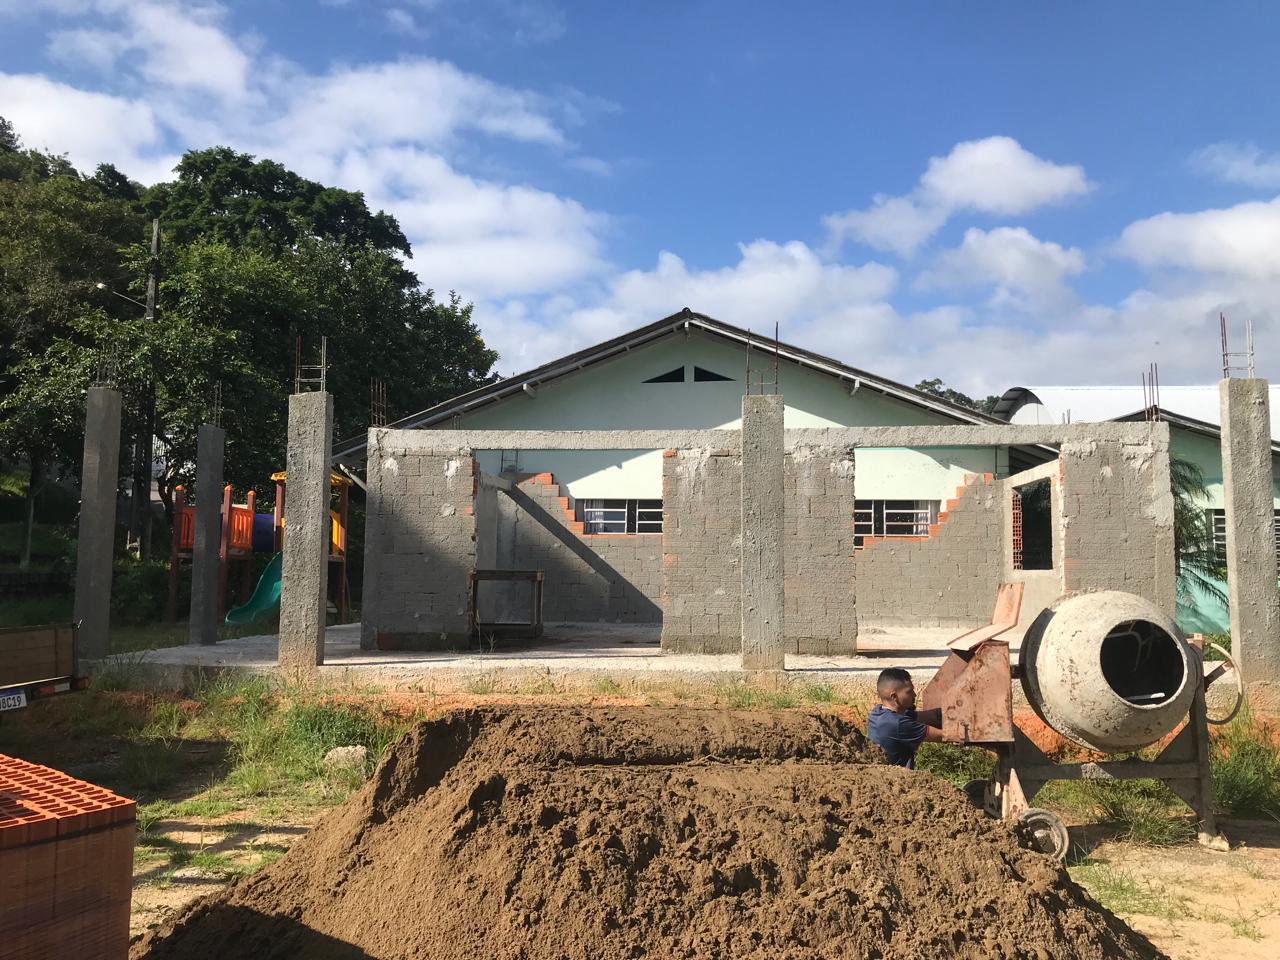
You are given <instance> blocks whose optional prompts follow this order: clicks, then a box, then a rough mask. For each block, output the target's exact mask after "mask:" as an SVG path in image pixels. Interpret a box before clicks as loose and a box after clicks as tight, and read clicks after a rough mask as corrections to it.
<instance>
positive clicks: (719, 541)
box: [662, 449, 742, 653]
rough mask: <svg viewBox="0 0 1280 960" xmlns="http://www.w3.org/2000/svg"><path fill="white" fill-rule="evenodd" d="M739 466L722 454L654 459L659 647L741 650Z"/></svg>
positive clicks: (671, 453) (683, 453) (682, 453)
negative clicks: (658, 475) (657, 470)
mask: <svg viewBox="0 0 1280 960" xmlns="http://www.w3.org/2000/svg"><path fill="white" fill-rule="evenodd" d="M741 495H742V468H741V465H740V462H739V460H738V458H737V457H736V456H734V455H732V454H730V453H728V452H727V451H722V450H709V449H693V450H667V451H665V452H664V453H663V459H662V648H663V649H664V650H674V651H678V652H682V653H737V652H738V651H739V650H740V649H741V647H742V605H741V604H742V600H741V598H742V583H741V574H740V570H739V567H740V564H741V558H742V537H741V526H742V517H741Z"/></svg>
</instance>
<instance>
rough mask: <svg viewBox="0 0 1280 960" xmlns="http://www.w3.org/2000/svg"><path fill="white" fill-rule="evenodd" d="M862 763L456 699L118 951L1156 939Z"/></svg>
mask: <svg viewBox="0 0 1280 960" xmlns="http://www.w3.org/2000/svg"><path fill="white" fill-rule="evenodd" d="M869 759H870V757H869V751H868V748H867V747H866V745H865V742H864V741H863V739H862V737H861V736H860V734H859V733H858V732H857V731H856V730H855V729H854V728H853V727H852V726H850V725H848V724H846V723H844V722H842V721H840V720H839V719H837V718H834V717H831V716H813V715H807V714H802V713H775V714H760V713H747V712H722V711H696V710H680V711H675V710H661V709H640V708H629V709H628V708H581V709H575V708H569V707H534V708H530V707H506V708H493V709H485V710H468V711H462V712H459V713H456V714H453V715H450V716H448V717H446V718H444V719H441V720H438V721H433V722H430V723H425V724H422V725H421V726H420V727H418V728H417V729H416V730H415V731H414V732H413V733H412V734H410V735H409V736H407V737H406V738H405V739H404V740H402V741H401V742H400V743H399V744H398V745H397V746H396V747H395V749H394V750H393V752H392V753H391V755H390V756H389V757H388V759H387V760H386V762H385V763H384V764H383V765H382V767H381V768H380V769H379V770H378V772H377V773H376V774H375V775H374V777H373V779H372V781H371V782H370V783H369V784H368V785H366V787H365V788H364V789H363V790H362V791H361V793H359V794H358V795H357V796H355V797H354V798H352V800H351V801H350V802H348V803H347V804H346V805H345V806H343V807H342V808H340V809H338V810H336V811H334V812H333V813H332V814H331V815H329V816H328V817H327V818H326V819H325V820H323V821H322V822H321V823H320V824H319V825H317V826H316V828H315V829H314V830H313V831H312V832H311V833H310V834H309V835H308V836H306V837H305V838H303V839H302V840H301V841H300V842H299V843H297V844H296V845H295V846H294V847H293V848H292V849H291V850H290V851H289V853H288V854H286V855H285V856H284V857H282V858H281V859H280V860H278V861H277V862H276V863H274V864H272V865H271V866H269V867H267V868H266V869H264V870H262V871H261V872H259V873H257V874H255V875H253V876H251V877H247V878H244V879H242V880H239V881H237V882H236V883H235V884H233V885H231V886H230V887H229V888H227V889H226V890H225V891H223V892H221V893H219V894H218V895H216V896H213V897H209V898H206V899H204V900H201V901H197V902H196V903H195V904H193V905H192V906H191V907H189V908H188V909H187V910H186V911H185V912H184V913H183V914H181V915H180V916H179V917H178V918H176V920H175V921H174V922H173V923H171V924H169V925H167V926H166V927H164V928H162V929H160V930H158V931H155V932H153V933H151V934H148V935H147V936H146V937H145V938H144V939H143V940H141V941H140V942H138V943H137V944H135V945H134V947H133V949H132V951H131V954H130V956H131V958H133V960H142V958H147V960H196V958H201V960H204V958H210V957H212V958H217V960H237V958H242V957H243V958H254V960H284V958H307V960H368V958H377V960H384V958H386V960H391V958H396V960H399V958H423V960H427V958H430V960H454V958H458V960H462V958H466V960H472V958H475V957H485V958H522V960H560V958H565V960H569V958H572V960H577V958H584V957H591V958H614V957H620V958H621V957H628V958H629V957H654V958H666V957H689V958H695V957H696V958H704V957H751V958H762V960H763V958H809V957H815V958H816V957H823V958H830V957H868V958H870V957H876V958H883V960H896V958H916V957H919V958H939V957H972V958H978V957H981V958H984V960H985V958H1035V960H1050V958H1052V960H1069V958H1103V957H1107V958H1112V957H1120V958H1128V957H1134V958H1136V957H1144V958H1145V957H1158V956H1160V953H1159V952H1158V951H1157V950H1156V949H1155V948H1154V947H1153V946H1152V945H1151V944H1150V943H1149V942H1148V941H1147V940H1146V939H1145V938H1143V937H1141V936H1140V935H1138V934H1136V933H1134V932H1133V931H1131V930H1130V929H1129V928H1128V927H1127V926H1125V925H1124V924H1123V923H1122V922H1121V921H1119V920H1118V919H1116V918H1115V917H1114V916H1112V915H1111V914H1110V913H1108V912H1107V911H1105V910H1103V909H1102V908H1101V907H1099V906H1098V905H1097V904H1096V903H1094V902H1093V901H1092V900H1091V899H1090V898H1089V897H1088V896H1087V895H1086V894H1085V893H1083V892H1082V891H1081V890H1080V889H1079V888H1077V887H1076V886H1075V885H1074V884H1073V883H1072V882H1071V881H1070V880H1069V879H1068V878H1067V876H1066V874H1065V873H1064V872H1063V871H1062V870H1061V869H1060V868H1059V867H1058V866H1057V865H1056V864H1055V863H1053V862H1051V861H1050V860H1049V859H1048V858H1046V857H1044V856H1042V855H1040V854H1037V853H1032V852H1030V851H1027V850H1024V849H1022V848H1021V847H1020V846H1019V845H1018V843H1017V841H1016V839H1015V837H1014V836H1013V835H1012V833H1011V832H1010V831H1009V830H1008V828H1006V827H1005V826H1002V825H1001V824H998V823H995V822H992V821H989V820H987V819H985V818H983V817H982V816H981V815H980V814H979V813H977V812H976V811H974V810H973V809H971V808H970V807H969V806H968V805H967V804H966V802H965V800H964V798H963V797H962V796H961V795H960V793H959V792H958V791H956V790H954V789H952V788H951V787H949V786H947V785H946V784H944V783H942V782H940V781H937V780H935V779H933V778H931V777H929V776H927V775H925V774H921V773H915V772H912V771H908V770H902V769H899V768H891V767H884V766H875V765H870V764H869V763H868V762H867V761H868V760H869Z"/></svg>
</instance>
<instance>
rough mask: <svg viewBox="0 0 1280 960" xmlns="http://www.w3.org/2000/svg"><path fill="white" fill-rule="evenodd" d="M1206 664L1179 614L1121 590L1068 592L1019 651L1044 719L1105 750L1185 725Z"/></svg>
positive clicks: (1145, 741)
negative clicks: (1179, 623) (1201, 662)
mask: <svg viewBox="0 0 1280 960" xmlns="http://www.w3.org/2000/svg"><path fill="white" fill-rule="evenodd" d="M1198 665H1199V660H1198V658H1197V655H1196V653H1195V651H1194V650H1192V648H1191V646H1190V645H1189V644H1188V643H1187V641H1186V638H1185V637H1184V636H1183V635H1182V631H1181V630H1179V629H1178V626H1177V624H1176V623H1174V622H1173V619H1172V618H1171V617H1169V616H1168V615H1166V614H1165V613H1164V612H1163V611H1162V610H1161V609H1160V608H1159V607H1157V606H1156V605H1155V604H1153V603H1152V602H1151V601H1149V600H1146V599H1144V598H1142V597H1139V596H1136V595H1135V594H1131V593H1121V592H1120V591H1117V590H1103V591H1099V592H1096V593H1079V594H1069V595H1067V596H1065V597H1062V598H1060V599H1059V600H1058V601H1057V602H1055V603H1054V604H1053V605H1052V606H1051V607H1048V608H1047V609H1046V610H1044V611H1043V612H1042V613H1041V614H1040V616H1039V617H1037V618H1036V621H1035V622H1034V623H1033V624H1032V625H1031V627H1030V628H1029V629H1028V630H1027V633H1026V636H1025V637H1024V638H1023V641H1022V650H1021V652H1020V655H1019V666H1020V668H1021V674H1022V687H1023V690H1024V691H1025V693H1026V695H1027V700H1028V702H1029V703H1030V704H1031V706H1032V708H1033V709H1034V710H1035V711H1036V713H1038V714H1039V715H1040V718H1041V719H1042V720H1044V722H1045V723H1047V724H1048V725H1049V726H1051V727H1052V728H1053V729H1054V730H1056V731H1058V733H1060V734H1062V735H1063V736H1064V737H1067V738H1068V739H1071V740H1074V741H1075V742H1076V743H1079V744H1081V745H1083V746H1086V747H1089V748H1090V749H1093V750H1099V751H1101V752H1103V753H1122V752H1125V751H1129V750H1136V749H1138V748H1140V747H1145V746H1148V745H1150V744H1152V743H1155V742H1156V741H1157V740H1159V739H1160V738H1161V737H1163V736H1164V735H1165V734H1167V733H1169V732H1171V731H1172V730H1173V729H1174V728H1175V727H1177V725H1178V724H1179V723H1181V722H1182V719H1183V718H1184V717H1185V716H1186V715H1187V711H1188V710H1189V709H1190V708H1191V701H1192V699H1193V698H1194V696H1195V684H1196V682H1197V681H1198V680H1199V679H1200V670H1199V666H1198Z"/></svg>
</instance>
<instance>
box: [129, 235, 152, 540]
mask: <svg viewBox="0 0 1280 960" xmlns="http://www.w3.org/2000/svg"><path fill="white" fill-rule="evenodd" d="M159 275H160V221H159V220H158V219H156V220H152V221H151V259H150V261H149V263H148V264H147V305H146V311H147V312H146V323H147V327H148V329H149V328H151V327H152V326H154V325H155V321H156V287H157V285H158V283H159V279H160V277H159ZM140 419H141V424H140V428H139V431H138V440H137V445H136V446H135V447H134V458H133V496H132V497H131V498H130V501H131V505H130V510H129V537H130V539H131V540H132V541H133V543H134V544H135V545H136V546H137V549H138V558H139V559H141V560H146V559H148V558H150V556H151V473H152V470H153V468H154V461H155V450H154V446H153V444H154V438H155V433H156V380H155V370H151V371H149V374H148V376H147V385H146V388H145V390H144V393H143V397H142V411H141V418H140Z"/></svg>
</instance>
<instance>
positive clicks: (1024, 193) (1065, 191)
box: [920, 137, 1092, 216]
mask: <svg viewBox="0 0 1280 960" xmlns="http://www.w3.org/2000/svg"><path fill="white" fill-rule="evenodd" d="M1091 188H1092V185H1091V184H1090V183H1089V181H1088V179H1087V178H1086V177H1085V175H1084V167H1080V166H1074V165H1071V166H1068V165H1062V164H1057V163H1051V162H1049V161H1048V160H1042V159H1041V158H1040V157H1037V156H1036V155H1035V154H1034V153H1031V152H1030V151H1028V150H1025V149H1023V147H1022V145H1021V144H1019V143H1018V141H1017V140H1014V139H1013V138H1012V137H987V138H986V139H985V140H970V141H968V142H966V143H958V144H956V145H955V147H954V148H952V150H951V152H950V153H949V154H947V155H946V156H945V157H934V158H933V159H931V160H930V161H929V167H928V169H927V170H925V172H924V176H922V177H921V178H920V190H921V193H922V194H923V196H924V197H925V198H927V199H928V200H930V201H932V202H934V203H936V204H938V205H939V206H941V207H942V208H943V209H945V210H952V211H954V210H977V211H980V212H982V213H991V214H996V215H1000V216H1010V215H1016V214H1023V213H1029V212H1030V211H1032V210H1035V209H1037V208H1038V207H1043V206H1045V205H1047V204H1054V203H1062V202H1063V201H1066V200H1071V199H1074V198H1076V197H1080V196H1083V195H1084V194H1086V193H1088V192H1089V190H1090V189H1091Z"/></svg>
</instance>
